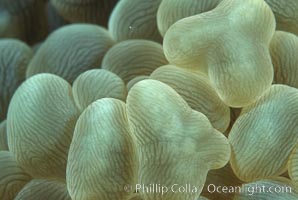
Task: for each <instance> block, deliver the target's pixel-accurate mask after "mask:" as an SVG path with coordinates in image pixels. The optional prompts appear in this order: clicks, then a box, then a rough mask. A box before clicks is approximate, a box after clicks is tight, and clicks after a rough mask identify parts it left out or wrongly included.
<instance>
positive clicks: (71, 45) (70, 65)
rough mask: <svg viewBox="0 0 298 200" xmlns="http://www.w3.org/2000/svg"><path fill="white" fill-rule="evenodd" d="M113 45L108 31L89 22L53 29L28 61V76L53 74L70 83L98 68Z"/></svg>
mask: <svg viewBox="0 0 298 200" xmlns="http://www.w3.org/2000/svg"><path fill="white" fill-rule="evenodd" d="M113 44H114V42H113V40H112V39H111V37H110V35H109V33H108V31H107V30H106V29H104V28H102V27H100V26H96V25H90V24H72V25H67V26H63V27H62V28H60V29H58V30H56V31H54V32H53V33H52V34H51V35H50V36H49V37H48V38H47V39H46V41H45V42H43V44H42V45H41V46H40V48H39V49H38V51H37V52H36V54H35V55H34V57H33V59H32V60H31V62H30V63H29V66H28V70H27V77H31V76H33V75H34V74H37V73H43V72H47V73H53V74H56V75H58V76H61V77H62V78H64V79H66V80H67V81H69V82H70V83H72V82H73V81H74V79H75V78H77V76H78V75H79V74H81V73H82V72H84V71H86V70H88V69H92V68H96V67H98V66H100V65H101V61H102V58H103V56H104V55H105V53H106V52H107V51H108V49H109V48H110V47H111V46H112V45H113Z"/></svg>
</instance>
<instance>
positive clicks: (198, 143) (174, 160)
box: [127, 79, 230, 200]
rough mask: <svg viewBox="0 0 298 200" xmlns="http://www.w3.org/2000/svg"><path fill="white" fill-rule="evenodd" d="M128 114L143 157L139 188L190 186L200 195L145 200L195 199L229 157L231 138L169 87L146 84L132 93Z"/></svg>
mask: <svg viewBox="0 0 298 200" xmlns="http://www.w3.org/2000/svg"><path fill="white" fill-rule="evenodd" d="M127 113H128V120H129V122H130V126H131V130H132V133H133V135H134V138H135V141H136V145H137V152H138V157H139V168H138V169H139V170H138V177H139V180H138V183H139V184H144V185H149V184H151V183H160V184H163V185H166V186H171V185H173V184H174V183H179V185H183V184H184V185H185V184H190V185H192V186H196V187H197V188H198V191H196V192H195V193H174V192H168V193H166V194H164V195H163V196H161V195H160V194H155V193H142V194H141V195H142V197H143V198H144V199H146V200H152V199H154V200H158V199H163V200H168V199H171V200H176V199H185V200H188V199H195V198H198V197H199V194H200V192H201V191H200V190H201V189H202V186H203V185H204V182H205V179H206V175H207V172H208V171H209V170H210V169H216V168H220V167H223V166H224V165H225V164H226V163H227V161H228V160H229V157H230V147H229V143H228V141H227V139H226V138H225V136H224V135H223V134H221V133H219V132H218V131H217V130H216V129H214V128H213V127H212V125H211V123H210V122H209V121H208V119H207V117H206V116H205V115H203V114H202V113H199V112H197V111H194V110H192V109H191V108H190V107H189V106H188V105H187V103H186V102H185V101H184V100H183V99H182V97H180V96H179V95H178V94H177V93H176V92H175V90H174V89H172V88H171V87H170V86H168V85H166V84H164V83H162V82H160V81H156V80H150V79H149V80H143V81H140V82H138V83H137V84H135V85H134V86H133V87H132V88H131V90H130V91H129V93H128V97H127Z"/></svg>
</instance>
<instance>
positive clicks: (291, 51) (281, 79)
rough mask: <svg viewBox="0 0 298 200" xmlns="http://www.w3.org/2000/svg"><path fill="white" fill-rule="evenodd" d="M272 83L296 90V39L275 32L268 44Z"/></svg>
mask: <svg viewBox="0 0 298 200" xmlns="http://www.w3.org/2000/svg"><path fill="white" fill-rule="evenodd" d="M270 54H271V57H272V63H273V66H274V82H275V83H279V84H286V85H289V86H292V87H296V88H298V80H297V77H298V69H297V66H298V57H297V55H298V37H297V36H296V35H294V34H292V33H287V32H283V31H276V32H275V33H274V36H273V38H272V40H271V43H270Z"/></svg>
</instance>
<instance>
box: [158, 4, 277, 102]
mask: <svg viewBox="0 0 298 200" xmlns="http://www.w3.org/2000/svg"><path fill="white" fill-rule="evenodd" d="M274 30H275V19H274V15H273V13H272V11H271V9H270V8H269V6H268V5H267V4H266V3H265V2H264V1H263V0H248V1H239V0H223V1H222V2H221V3H220V4H219V5H218V6H217V7H216V8H215V9H213V10H211V11H210V12H205V13H202V14H199V15H194V16H191V17H187V18H184V19H181V20H179V21H177V22H176V23H174V24H173V25H172V26H171V27H170V28H169V30H168V31H167V32H166V34H165V37H164V45H163V47H164V52H165V55H166V57H167V59H168V60H169V62H170V63H171V64H176V65H177V66H180V67H187V68H195V69H199V70H201V71H204V72H206V73H207V74H208V76H209V78H210V81H211V83H212V85H213V86H214V87H215V89H216V91H217V93H218V94H219V96H220V97H221V99H222V100H223V101H224V102H225V103H226V104H227V105H229V106H231V107H243V106H246V105H248V104H250V103H252V102H254V101H256V99H258V98H259V97H260V96H261V95H262V94H263V93H264V91H265V90H267V89H268V88H269V87H270V85H271V83H272V80H273V67H272V63H271V58H270V54H269V50H268V48H269V42H270V40H271V38H272V36H273V33H274Z"/></svg>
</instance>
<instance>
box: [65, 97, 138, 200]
mask: <svg viewBox="0 0 298 200" xmlns="http://www.w3.org/2000/svg"><path fill="white" fill-rule="evenodd" d="M135 155H136V154H135V148H134V142H133V138H132V135H131V132H130V127H129V123H128V119H127V114H126V106H125V103H124V102H122V101H120V100H118V99H112V98H104V99H100V100H97V101H95V102H94V103H92V104H91V105H89V106H88V107H87V108H86V109H85V111H84V112H83V113H82V115H81V116H80V118H79V119H78V122H77V124H76V127H75V132H74V136H73V140H72V143H71V146H70V150H69V157H68V162H67V187H68V191H69V193H70V196H71V198H72V200H91V199H117V200H118V199H119V200H120V199H127V198H128V197H129V196H130V193H127V192H125V191H124V189H123V187H124V186H125V185H127V184H128V185H134V184H135V179H136V177H135V170H136V164H137V163H136V156H135ZM78 172H79V173H78Z"/></svg>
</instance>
